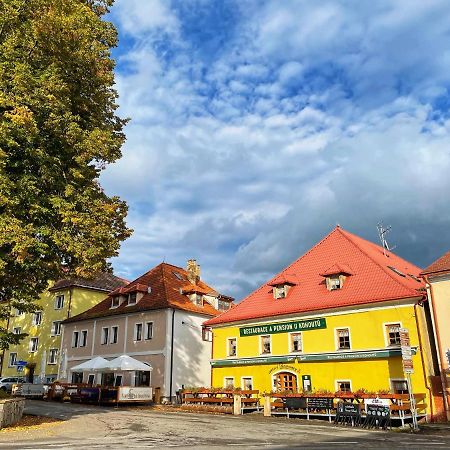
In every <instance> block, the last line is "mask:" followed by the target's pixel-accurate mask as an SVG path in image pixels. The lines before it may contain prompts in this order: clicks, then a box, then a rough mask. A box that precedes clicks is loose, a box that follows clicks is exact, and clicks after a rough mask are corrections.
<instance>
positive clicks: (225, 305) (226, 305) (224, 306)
mask: <svg viewBox="0 0 450 450" xmlns="http://www.w3.org/2000/svg"><path fill="white" fill-rule="evenodd" d="M217 308H218V309H219V311H226V310H227V309H230V302H227V301H225V300H219V301H218V302H217Z"/></svg>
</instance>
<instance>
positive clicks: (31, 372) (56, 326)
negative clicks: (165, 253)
mask: <svg viewBox="0 0 450 450" xmlns="http://www.w3.org/2000/svg"><path fill="white" fill-rule="evenodd" d="M125 284H126V283H125V280H122V279H121V278H118V277H116V276H114V275H112V274H108V273H105V274H102V275H100V276H99V277H98V278H96V279H93V280H84V279H72V280H60V281H58V282H56V283H55V284H54V285H53V286H52V287H50V288H49V289H48V290H47V291H46V292H44V293H43V294H42V295H41V296H40V298H39V300H37V302H36V305H37V308H38V311H37V312H36V313H34V314H29V313H22V312H21V311H19V310H13V311H12V314H11V317H10V319H9V322H8V330H9V331H12V332H14V333H17V334H20V333H27V334H28V336H27V337H25V338H24V339H23V340H22V341H21V342H20V344H19V345H13V346H11V347H10V348H9V350H6V351H5V352H4V354H3V358H2V367H1V376H14V375H15V376H18V375H22V376H24V377H26V378H27V380H28V381H30V382H37V381H38V380H40V375H41V373H43V371H42V369H43V368H44V367H43V366H44V364H45V380H44V381H46V382H50V381H53V380H55V379H56V377H57V374H58V366H59V352H60V346H61V329H62V327H61V322H62V321H63V320H65V319H67V318H69V317H72V316H75V315H77V314H80V313H82V312H84V311H86V310H88V309H90V308H92V307H93V306H95V305H96V304H98V303H100V302H101V301H102V300H104V299H105V297H106V295H107V294H108V293H109V292H111V291H113V290H114V289H116V288H118V287H121V286H123V285H125ZM18 363H19V364H18ZM22 364H23V365H22Z"/></svg>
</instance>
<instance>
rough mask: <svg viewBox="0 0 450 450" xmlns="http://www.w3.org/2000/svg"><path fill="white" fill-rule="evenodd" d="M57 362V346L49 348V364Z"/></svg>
mask: <svg viewBox="0 0 450 450" xmlns="http://www.w3.org/2000/svg"><path fill="white" fill-rule="evenodd" d="M57 362H58V349H57V348H51V349H50V351H49V353H48V363H49V364H56V363H57Z"/></svg>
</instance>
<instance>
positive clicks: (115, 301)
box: [111, 296, 120, 308]
mask: <svg viewBox="0 0 450 450" xmlns="http://www.w3.org/2000/svg"><path fill="white" fill-rule="evenodd" d="M119 306H120V297H118V296H117V297H113V298H112V300H111V308H118V307H119Z"/></svg>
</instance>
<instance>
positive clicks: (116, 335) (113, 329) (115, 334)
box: [110, 326, 119, 344]
mask: <svg viewBox="0 0 450 450" xmlns="http://www.w3.org/2000/svg"><path fill="white" fill-rule="evenodd" d="M118 338H119V327H118V326H114V327H111V341H110V344H117V340H118Z"/></svg>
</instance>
